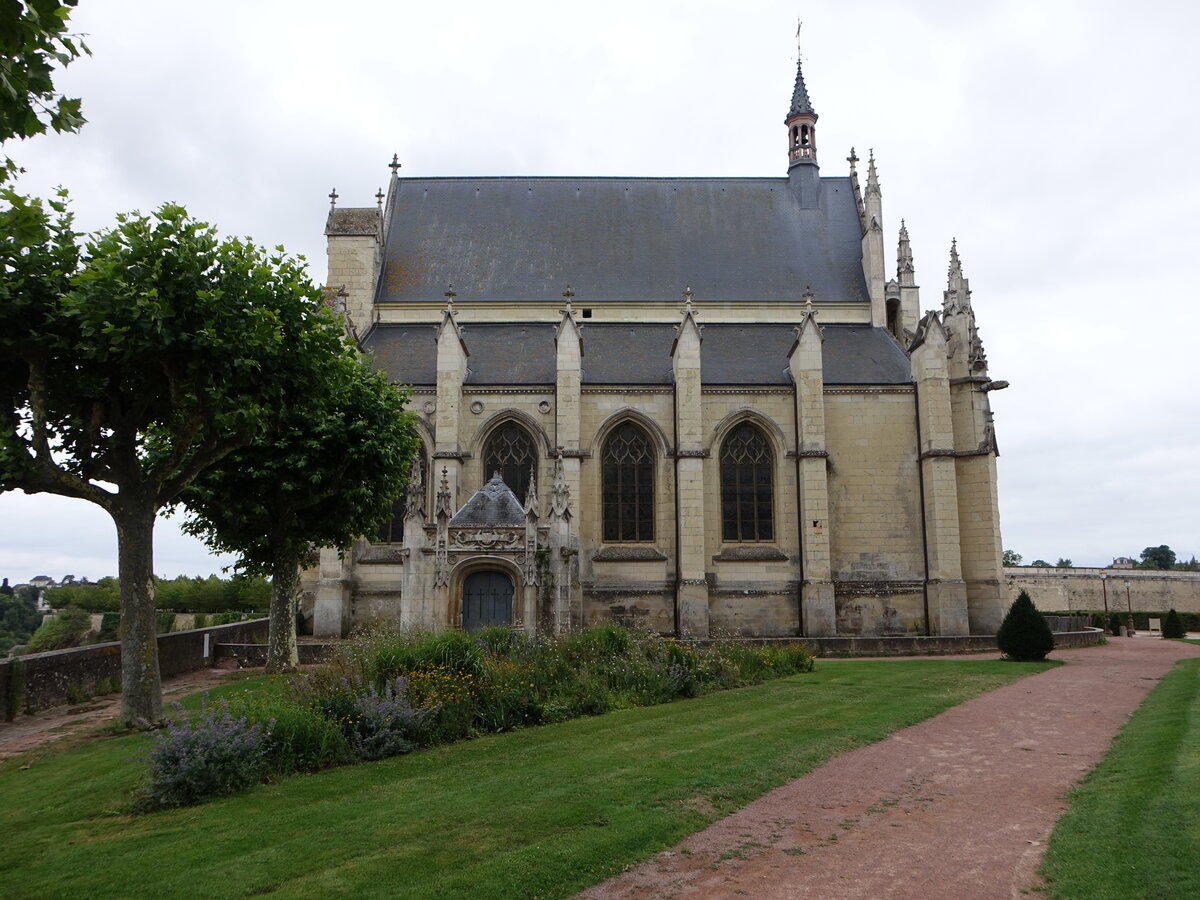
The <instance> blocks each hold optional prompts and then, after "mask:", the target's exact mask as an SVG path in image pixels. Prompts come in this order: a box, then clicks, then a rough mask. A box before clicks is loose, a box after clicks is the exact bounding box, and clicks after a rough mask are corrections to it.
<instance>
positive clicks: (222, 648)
mask: <svg viewBox="0 0 1200 900" xmlns="http://www.w3.org/2000/svg"><path fill="white" fill-rule="evenodd" d="M334 646H335V645H334V644H320V643H308V642H304V643H301V644H299V645H298V646H297V650H299V653H300V664H301V665H302V666H307V665H311V664H313V663H320V662H325V660H327V659H328V658H329V655H330V654H331V653H332V652H333V648H334ZM216 658H217V659H236V660H237V662H238V665H239V666H240V667H242V668H245V669H253V668H257V667H259V666H265V665H266V664H267V645H266V644H235V643H228V644H227V643H220V644H218V645H217V656H216Z"/></svg>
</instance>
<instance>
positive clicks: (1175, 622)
mask: <svg viewBox="0 0 1200 900" xmlns="http://www.w3.org/2000/svg"><path fill="white" fill-rule="evenodd" d="M1162 636H1163V637H1164V638H1175V639H1179V638H1185V637H1187V630H1186V629H1185V628H1184V627H1183V619H1181V618H1180V617H1179V613H1177V612H1175V610H1173V609H1172V610H1170V611H1169V612H1168V613H1167V617H1166V618H1165V619H1163V623H1162Z"/></svg>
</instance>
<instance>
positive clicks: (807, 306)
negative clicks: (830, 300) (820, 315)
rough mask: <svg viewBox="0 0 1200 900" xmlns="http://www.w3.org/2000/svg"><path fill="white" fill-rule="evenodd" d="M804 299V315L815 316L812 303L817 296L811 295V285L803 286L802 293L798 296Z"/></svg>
mask: <svg viewBox="0 0 1200 900" xmlns="http://www.w3.org/2000/svg"><path fill="white" fill-rule="evenodd" d="M800 296H801V297H803V298H804V315H806V316H811V315H815V313H814V312H813V301H814V300H816V299H817V295H816V294H814V293H813V291H812V287H811V285H807V284H806V285H805V286H804V293H803V294H801V295H800Z"/></svg>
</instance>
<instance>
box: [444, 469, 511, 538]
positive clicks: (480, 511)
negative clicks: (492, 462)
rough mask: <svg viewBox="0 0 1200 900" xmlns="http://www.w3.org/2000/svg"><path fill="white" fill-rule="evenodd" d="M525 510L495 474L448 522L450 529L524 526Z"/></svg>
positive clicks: (502, 480)
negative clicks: (477, 526)
mask: <svg viewBox="0 0 1200 900" xmlns="http://www.w3.org/2000/svg"><path fill="white" fill-rule="evenodd" d="M524 524H525V509H524V508H523V507H522V506H521V504H520V502H519V501H518V500H517V498H516V495H515V494H513V492H512V491H511V490H510V489H509V487H508V485H507V484H505V483H504V479H502V478H501V477H500V474H499V473H497V474H495V475H493V476H492V478H491V479H490V480H489V481H488V483H487V484H485V485H484V486H483V487H481V488H480V489H479V490H477V491H476V492H475V493H474V494H472V495H471V499H470V500H468V501H467V502H466V503H464V504H463V507H462V509H460V510H459V511H458V512H456V513H455V514H454V518H453V519H451V520H450V527H451V528H454V527H459V526H469V525H524Z"/></svg>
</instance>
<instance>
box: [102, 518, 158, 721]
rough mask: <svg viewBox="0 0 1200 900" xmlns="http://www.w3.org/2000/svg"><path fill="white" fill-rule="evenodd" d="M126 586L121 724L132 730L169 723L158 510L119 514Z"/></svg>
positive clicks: (120, 562)
mask: <svg viewBox="0 0 1200 900" xmlns="http://www.w3.org/2000/svg"><path fill="white" fill-rule="evenodd" d="M112 517H113V522H114V523H115V524H116V526H117V558H118V563H117V567H118V576H119V580H120V582H121V632H120V633H121V721H122V722H124V723H125V724H126V725H127V726H129V727H131V728H138V729H142V730H145V729H148V728H156V727H158V726H160V725H161V724H162V723H163V707H162V679H161V677H160V676H159V671H158V617H157V615H156V614H155V609H154V509H153V508H152V507H151V508H149V509H134V510H114V511H112Z"/></svg>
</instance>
